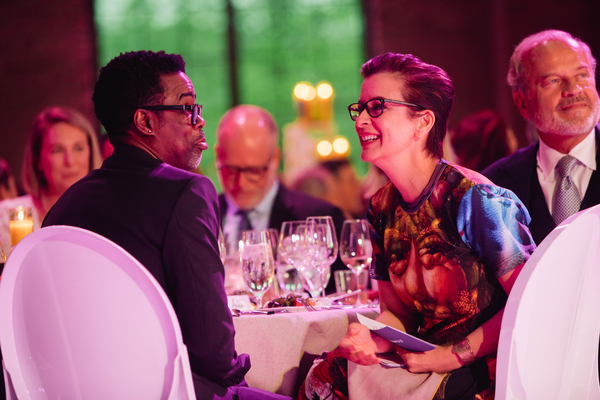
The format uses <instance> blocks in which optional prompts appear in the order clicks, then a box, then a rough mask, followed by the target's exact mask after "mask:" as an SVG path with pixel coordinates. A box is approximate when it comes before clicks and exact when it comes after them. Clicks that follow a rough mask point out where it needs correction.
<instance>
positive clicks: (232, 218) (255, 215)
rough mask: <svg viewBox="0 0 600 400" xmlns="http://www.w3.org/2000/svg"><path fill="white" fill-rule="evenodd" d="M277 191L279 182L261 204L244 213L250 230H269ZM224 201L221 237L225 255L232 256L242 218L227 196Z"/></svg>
mask: <svg viewBox="0 0 600 400" xmlns="http://www.w3.org/2000/svg"><path fill="white" fill-rule="evenodd" d="M278 190H279V182H278V181H275V182H274V183H273V186H272V187H271V189H269V191H268V192H267V194H266V195H265V197H263V199H262V200H261V202H260V203H258V205H257V206H256V207H254V208H253V209H252V210H249V211H247V212H246V215H247V216H248V219H249V220H250V224H251V225H252V229H254V230H265V229H268V228H269V217H270V216H271V209H272V208H273V203H274V202H275V196H277V191H278ZM225 201H226V202H227V212H226V213H225V215H224V216H223V236H224V237H225V243H226V245H227V254H234V253H233V252H232V250H235V251H237V249H238V243H237V237H238V229H239V227H240V222H241V218H242V216H241V215H240V214H238V212H239V211H240V208H239V207H238V206H237V204H235V202H234V201H233V199H231V198H230V197H229V196H227V194H225Z"/></svg>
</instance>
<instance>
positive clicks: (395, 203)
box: [304, 53, 535, 400]
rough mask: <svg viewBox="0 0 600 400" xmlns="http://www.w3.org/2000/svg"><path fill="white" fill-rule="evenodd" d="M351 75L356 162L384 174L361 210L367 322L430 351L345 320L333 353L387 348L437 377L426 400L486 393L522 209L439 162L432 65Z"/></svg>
mask: <svg viewBox="0 0 600 400" xmlns="http://www.w3.org/2000/svg"><path fill="white" fill-rule="evenodd" d="M361 73H362V76H363V77H364V82H363V84H362V88H361V94H360V100H359V102H358V103H355V104H352V105H350V106H349V107H348V109H349V111H350V116H351V118H352V120H354V121H355V128H356V132H357V133H358V136H359V138H360V142H361V146H362V153H361V158H362V160H363V161H367V162H370V163H372V164H374V165H376V166H377V167H379V168H380V169H381V170H383V171H384V172H385V174H386V175H387V176H388V177H389V178H390V182H388V183H387V184H386V185H385V186H383V187H382V188H381V189H380V190H379V191H378V192H377V193H376V194H375V195H374V196H373V197H372V198H371V201H370V205H369V211H368V219H369V222H370V224H371V234H372V241H373V253H374V254H373V263H372V264H371V270H370V274H371V277H372V278H374V279H376V280H378V286H379V292H380V293H379V296H380V304H381V315H380V316H379V317H378V318H377V320H378V321H380V322H382V323H385V324H387V325H390V326H393V327H395V328H397V329H400V330H403V331H406V332H409V333H411V334H413V335H415V336H417V337H419V338H421V339H424V340H426V341H428V342H430V343H432V344H434V345H436V348H435V349H433V350H430V351H427V352H420V353H415V352H410V351H407V350H404V349H402V348H400V347H396V346H395V345H393V344H392V343H390V342H389V341H387V340H385V339H383V338H381V337H379V336H376V335H374V334H371V333H370V332H369V330H368V329H367V328H366V327H365V326H363V325H360V324H358V323H353V324H351V325H350V326H349V327H348V334H347V335H346V337H344V338H343V339H342V341H341V343H340V350H341V351H339V352H332V353H337V354H339V355H343V357H344V358H345V359H348V360H351V361H354V362H356V363H358V364H361V365H371V364H377V363H378V362H379V357H378V354H379V353H388V352H397V353H398V354H399V355H400V356H401V357H402V358H403V360H404V362H405V363H406V365H407V368H408V371H410V373H431V372H435V373H438V374H441V376H443V378H442V379H441V384H440V385H439V389H437V393H436V395H435V398H443V399H447V400H448V399H471V398H493V394H494V378H495V371H494V366H495V357H496V354H495V353H496V350H497V347H498V337H499V332H500V325H501V320H502V313H503V309H504V305H505V303H506V299H507V295H508V293H510V290H511V288H512V285H513V283H514V281H515V279H516V277H517V276H518V274H519V272H520V270H521V268H522V265H523V263H525V261H527V259H528V258H529V256H530V255H531V253H532V252H533V250H534V249H535V244H534V242H533V240H532V238H531V235H530V233H529V230H528V228H527V226H528V224H529V221H530V218H529V213H528V212H527V210H526V209H525V207H524V206H523V204H522V203H521V201H520V200H519V199H518V198H517V196H515V195H514V194H513V193H512V192H511V191H509V190H506V189H503V188H500V187H498V186H495V185H493V184H492V183H491V182H490V181H489V180H488V179H486V178H485V177H483V176H482V175H480V174H478V173H476V172H473V171H471V170H468V169H465V168H462V167H459V166H457V165H452V164H449V163H448V162H447V161H445V160H443V159H442V142H443V139H444V135H445V133H446V128H447V122H448V117H449V114H450V110H451V108H452V101H453V97H454V88H453V86H452V82H451V80H450V78H449V77H448V75H447V74H446V73H445V72H444V71H443V70H442V69H441V68H439V67H436V66H434V65H430V64H426V63H424V62H422V61H421V60H419V59H418V58H416V57H414V56H412V55H405V54H392V53H387V54H382V55H380V56H378V57H376V58H374V59H372V60H370V61H368V62H367V63H366V64H364V65H363V67H362V69H361ZM332 353H329V354H328V355H327V357H328V358H329V361H330V362H331V364H332V365H336V361H334V358H335V356H334V355H333V354H332ZM323 361H324V362H328V360H327V359H324V360H323ZM337 364H338V365H339V360H338V362H337ZM312 378H314V377H311V378H309V379H307V381H306V385H305V386H306V387H305V388H304V390H305V393H306V392H308V393H309V394H310V395H312V391H311V387H314V385H313V384H311V381H310V379H312ZM313 383H314V381H313ZM329 383H330V384H332V385H330V386H333V387H334V388H335V387H337V388H339V387H340V385H338V384H336V383H335V382H329ZM336 395H337V396H341V397H343V395H344V394H343V393H339V391H338V393H337V394H336ZM428 398H431V396H429V397H428Z"/></svg>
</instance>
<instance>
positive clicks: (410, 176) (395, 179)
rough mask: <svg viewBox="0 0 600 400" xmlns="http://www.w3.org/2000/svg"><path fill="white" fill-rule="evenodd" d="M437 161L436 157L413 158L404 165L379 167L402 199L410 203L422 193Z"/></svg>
mask: <svg viewBox="0 0 600 400" xmlns="http://www.w3.org/2000/svg"><path fill="white" fill-rule="evenodd" d="M438 163H439V159H438V158H437V157H426V158H414V159H412V160H411V162H410V163H405V165H404V167H402V166H400V165H395V166H391V167H390V168H384V167H380V168H381V169H382V170H383V171H384V172H385V173H386V175H387V176H388V177H389V178H390V180H391V181H392V183H393V184H394V186H396V189H398V191H399V192H400V194H401V195H402V199H404V201H406V202H407V203H409V204H410V203H412V202H414V201H415V200H417V199H418V198H419V196H420V195H421V193H423V190H424V189H425V187H427V184H428V183H429V180H430V179H431V175H433V172H434V171H435V168H436V167H437V165H438Z"/></svg>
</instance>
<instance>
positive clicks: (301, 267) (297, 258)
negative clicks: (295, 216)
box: [278, 220, 321, 295]
mask: <svg viewBox="0 0 600 400" xmlns="http://www.w3.org/2000/svg"><path fill="white" fill-rule="evenodd" d="M306 225H307V222H306V220H302V221H286V222H284V223H283V224H281V233H280V234H279V247H278V255H279V262H280V263H288V264H290V265H292V266H293V267H294V268H295V269H296V271H298V274H299V276H300V278H301V282H302V286H303V287H304V288H305V289H306V290H307V291H308V292H311V295H312V294H313V293H315V294H317V295H318V293H320V292H321V289H320V288H315V284H316V285H320V281H321V279H320V277H319V279H315V273H317V274H318V270H316V268H314V267H312V266H311V264H310V258H309V256H308V255H307V251H306ZM287 272H288V275H289V276H290V277H291V278H293V276H292V275H290V274H289V272H291V271H289V270H288V271H287ZM296 279H297V278H296ZM286 286H287V283H286Z"/></svg>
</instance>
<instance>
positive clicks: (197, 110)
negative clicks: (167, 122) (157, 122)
mask: <svg viewBox="0 0 600 400" xmlns="http://www.w3.org/2000/svg"><path fill="white" fill-rule="evenodd" d="M139 108H140V109H142V110H156V111H162V110H166V111H169V110H175V111H187V112H191V113H192V120H191V121H192V126H193V125H196V123H197V122H198V117H201V116H202V104H184V105H179V106H142V107H139Z"/></svg>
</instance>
